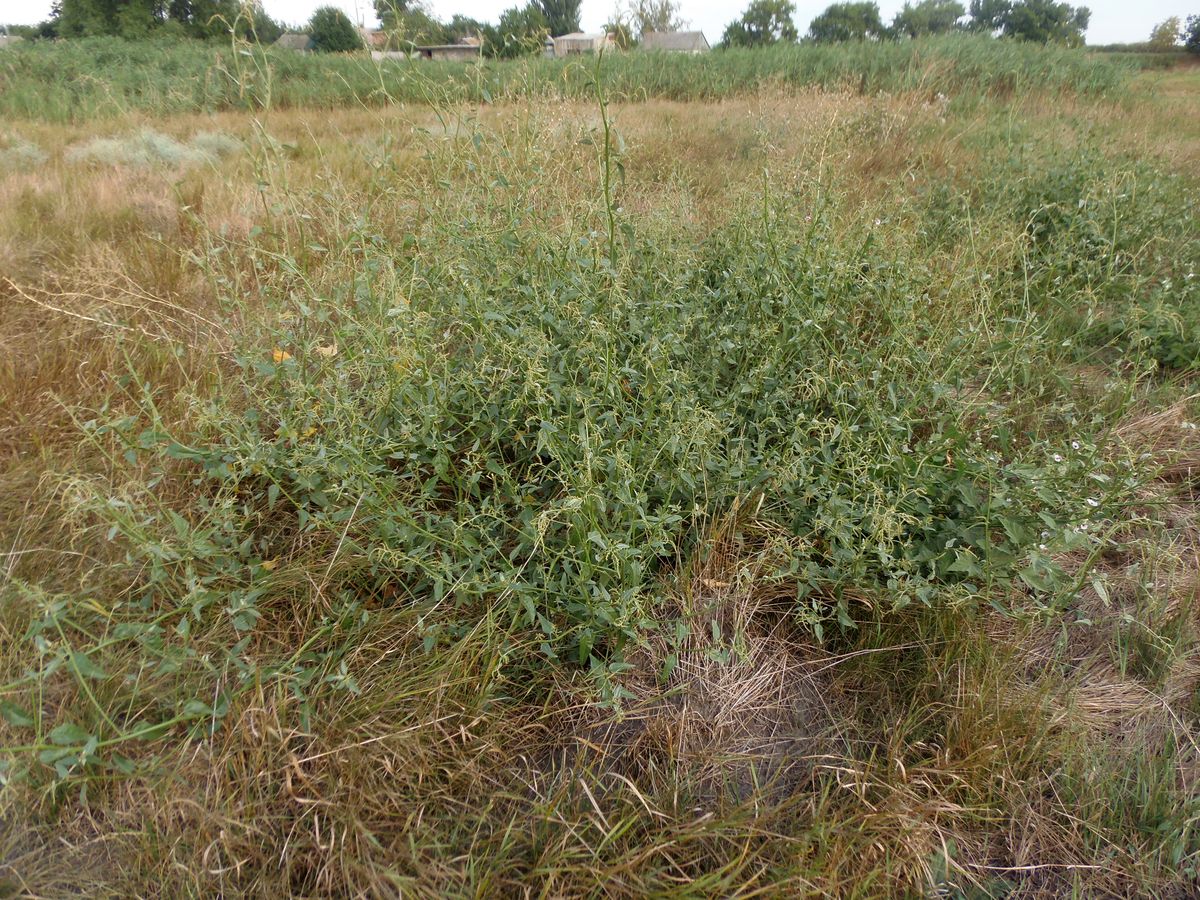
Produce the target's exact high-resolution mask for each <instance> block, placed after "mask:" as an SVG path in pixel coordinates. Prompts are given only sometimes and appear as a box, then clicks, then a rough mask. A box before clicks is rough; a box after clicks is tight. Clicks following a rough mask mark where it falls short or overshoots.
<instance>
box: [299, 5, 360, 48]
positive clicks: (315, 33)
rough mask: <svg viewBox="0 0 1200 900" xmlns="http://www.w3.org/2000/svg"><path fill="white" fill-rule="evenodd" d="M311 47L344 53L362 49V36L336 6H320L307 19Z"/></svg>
mask: <svg viewBox="0 0 1200 900" xmlns="http://www.w3.org/2000/svg"><path fill="white" fill-rule="evenodd" d="M308 33H309V35H310V36H311V37H312V42H313V49H315V50H317V51H318V52H320V53H345V52H348V51H350V50H361V49H362V37H361V36H360V35H359V33H358V29H356V28H355V27H354V23H353V22H351V21H350V18H349V16H347V15H346V14H345V13H344V12H342V11H341V10H340V9H338V8H337V7H336V6H322V7H321V8H320V9H318V10H317V11H316V12H314V13H313V14H312V18H311V19H309V21H308Z"/></svg>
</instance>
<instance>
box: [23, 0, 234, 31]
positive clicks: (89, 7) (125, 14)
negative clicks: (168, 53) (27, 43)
mask: <svg viewBox="0 0 1200 900" xmlns="http://www.w3.org/2000/svg"><path fill="white" fill-rule="evenodd" d="M238 11H239V3H238V0H59V2H57V3H55V4H54V6H53V7H52V8H51V19H50V20H49V22H45V23H43V24H42V25H40V26H38V28H39V31H41V32H42V36H43V37H55V36H57V37H67V38H71V37H86V36H88V35H97V34H111V35H120V36H121V37H126V38H133V39H136V38H143V37H148V36H149V35H151V34H153V33H156V32H158V33H162V34H168V33H171V34H175V35H178V36H180V37H195V38H210V37H216V36H219V35H223V34H228V33H229V29H230V28H231V27H232V26H233V25H234V22H235V20H236V19H237V17H238Z"/></svg>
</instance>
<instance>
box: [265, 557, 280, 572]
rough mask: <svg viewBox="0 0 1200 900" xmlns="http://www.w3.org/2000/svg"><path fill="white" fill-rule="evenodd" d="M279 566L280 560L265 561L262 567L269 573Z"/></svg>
mask: <svg viewBox="0 0 1200 900" xmlns="http://www.w3.org/2000/svg"><path fill="white" fill-rule="evenodd" d="M277 565H279V560H277V559H264V560H263V561H262V567H263V568H264V569H266V570H267V571H268V572H273V571H274V570H275V567H276V566H277Z"/></svg>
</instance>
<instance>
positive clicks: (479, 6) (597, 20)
mask: <svg viewBox="0 0 1200 900" xmlns="http://www.w3.org/2000/svg"><path fill="white" fill-rule="evenodd" d="M51 2H52V0H0V22H3V23H9V24H14V25H23V24H32V23H34V22H39V21H41V20H42V19H45V18H47V17H48V16H49V14H50V4H51ZM617 2H618V0H583V27H584V29H585V30H595V29H598V28H599V27H600V26H601V25H602V24H603V23H604V22H605V21H607V20H608V19H609V18H610V16H611V14H612V10H613V7H614V6H615V5H616V4H617ZM748 2H749V0H682V9H683V16H684V18H686V19H688V20H689V21H690V22H691V26H692V27H693V28H699V29H701V30H702V31H703V32H704V33H705V35H707V37H708V39H709V40H710V41H712V42H713V43H716V41H717V40H718V39H719V38H720V37H721V32H722V31H724V30H725V26H726V25H727V24H728V23H729V22H730V21H732V20H733V19H736V18H737V17H738V15H739V14H740V13H741V11H742V9H743V8H744V7H745V6H746V5H747V3H748ZM962 2H963V5H964V6H966V5H967V2H966V0H962ZM263 5H264V6H265V7H266V9H267V12H269V13H270V14H271V15H272V16H274V17H275V18H277V19H282V20H283V21H284V22H289V23H302V22H305V21H307V20H308V17H309V16H310V15H312V11H313V10H314V9H316V8H317V7H318V6H340V7H341V8H342V9H344V10H345V11H346V12H347V13H349V14H350V18H352V19H354V20H355V21H357V22H364V23H366V24H367V25H373V24H375V11H374V6H373V5H372V2H371V0H264V4H263ZM515 5H518V0H429V6H430V7H431V8H432V9H433V11H434V13H435V14H436V15H438V16H439V17H441V18H443V19H448V18H450V16H451V15H453V14H454V13H456V12H461V13H464V14H465V15H468V16H471V17H472V18H475V19H480V20H483V21H492V22H495V21H496V20H497V19H498V18H499V16H500V11H501V10H503V9H505V8H507V7H509V6H515ZM828 5H829V0H797V2H796V27H797V28H799V29H800V31H801V32H802V33H803V32H804V31H806V30H807V29H808V23H809V21H810V20H811V19H812V17H813V16H815V15H816V14H817V13H819V12H820V11H821V10H823V9H824V8H825V7H826V6H828ZM1085 5H1087V6H1088V7H1090V8H1091V10H1092V24H1091V27H1090V28H1089V29H1088V33H1087V39H1088V43H1089V44H1117V43H1125V42H1128V41H1143V40H1145V39H1146V38H1148V37H1149V36H1150V29H1151V28H1153V27H1154V25H1155V24H1156V23H1158V22H1161V21H1162V20H1163V19H1166V18H1167V17H1169V16H1180V17H1186V16H1188V15H1190V14H1196V13H1200V0H1140V2H1139V0H1090V2H1086V3H1085ZM901 6H903V0H881V2H880V3H879V8H880V9H881V10H882V11H883V15H884V18H885V19H889V20H890V19H891V17H892V16H893V15H894V14H895V13H896V11H897V10H898V9H900V7H901Z"/></svg>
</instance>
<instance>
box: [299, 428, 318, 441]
mask: <svg viewBox="0 0 1200 900" xmlns="http://www.w3.org/2000/svg"><path fill="white" fill-rule="evenodd" d="M316 433H317V426H316V425H311V426H309V427H308V428H307V429H306V430H305V432H304V434H302V435H300V437H306V438H310V437H312V436H313V435H314V434H316Z"/></svg>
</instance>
